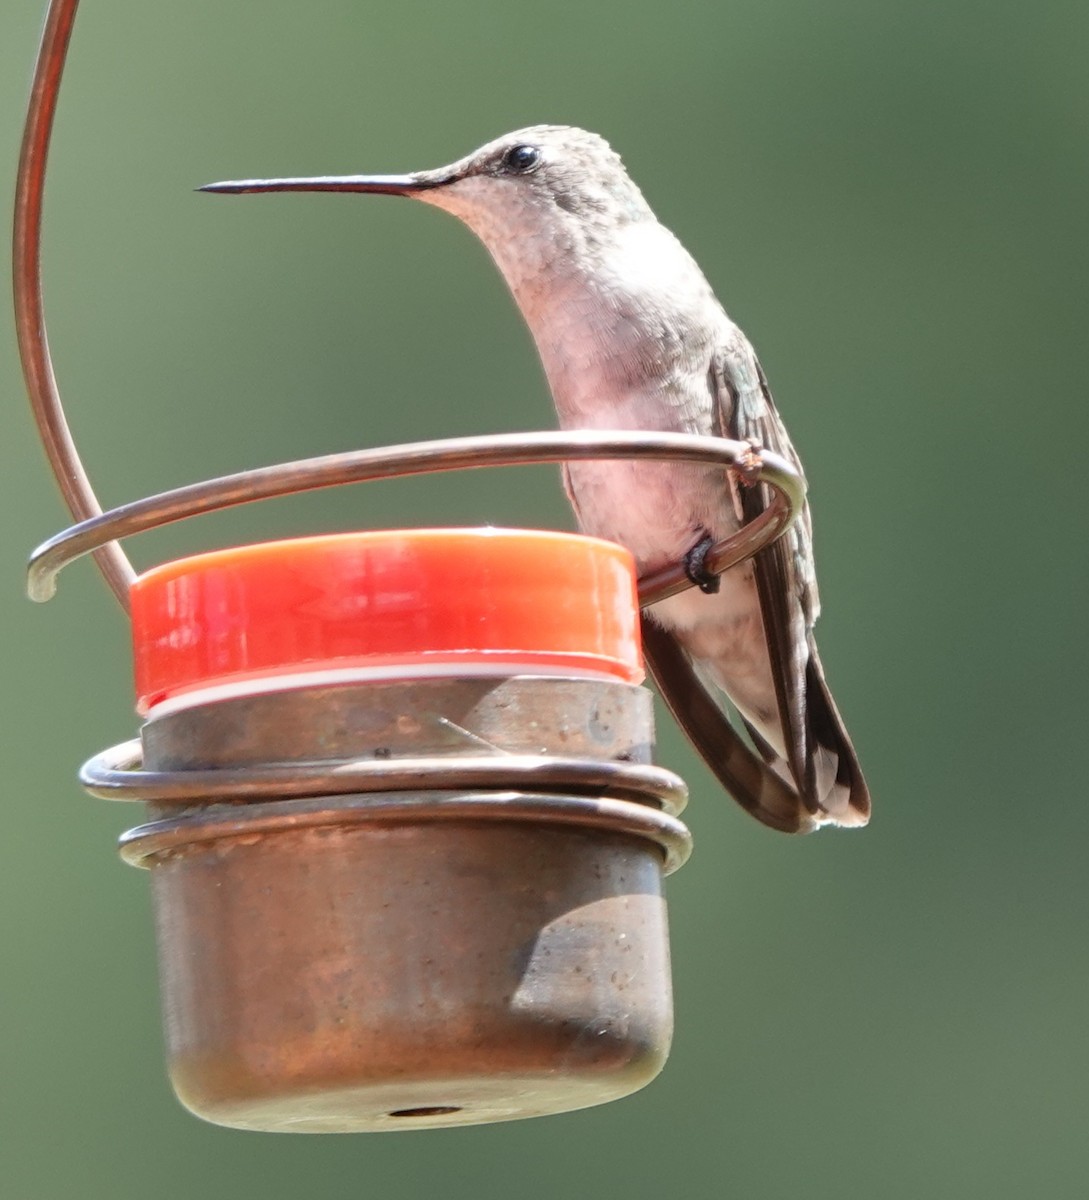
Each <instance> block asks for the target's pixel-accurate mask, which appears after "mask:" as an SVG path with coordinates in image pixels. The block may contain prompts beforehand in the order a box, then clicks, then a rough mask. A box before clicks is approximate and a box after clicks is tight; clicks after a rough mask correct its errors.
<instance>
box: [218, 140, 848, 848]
mask: <svg viewBox="0 0 1089 1200" xmlns="http://www.w3.org/2000/svg"><path fill="white" fill-rule="evenodd" d="M200 190H202V191H209V192H225V193H252V192H300V191H307V192H361V193H375V194H379V195H387V196H408V197H412V198H414V199H417V200H422V201H423V202H424V203H425V204H431V205H434V206H435V207H436V208H441V209H444V210H445V211H446V212H448V213H451V214H452V215H453V216H455V217H458V218H459V219H460V220H461V221H462V222H463V223H464V224H466V225H467V226H468V227H469V228H470V229H471V230H472V231H473V233H475V234H476V235H477V237H478V238H479V239H480V240H481V241H482V242H483V243H484V246H485V247H486V249H487V250H488V251H489V252H490V254H491V256H492V258H493V260H494V261H495V264H496V266H497V267H498V269H499V271H500V273H501V274H502V276H503V278H504V279H505V281H506V283H507V285H508V287H509V288H510V291H511V293H512V294H513V297H514V300H515V302H516V304H517V306H518V308H519V309H520V310H521V313H522V315H523V317H524V319H525V321H526V323H527V325H528V326H529V330H530V332H531V334H532V337H533V339H534V342H535V343H536V347H537V351H538V354H539V356H540V359H541V363H542V365H543V367H544V372H545V375H546V377H547V381H548V384H549V387H550V389H551V391H552V396H553V400H554V402H555V406H556V412H557V415H558V418H559V422H560V425H561V426H562V427H563V428H565V429H595V430H643V431H652V432H677V433H693V434H701V435H704V436H719V437H729V438H733V439H736V440H738V441H751V442H753V443H754V444H756V445H759V446H761V447H763V448H765V449H769V450H772V451H775V452H776V453H778V454H780V455H782V456H783V457H785V458H786V459H787V460H788V461H790V462H792V463H794V464H795V465H797V466H798V468H799V470H800V463H799V460H798V456H797V454H796V453H795V451H794V448H793V446H792V445H791V442H790V439H789V437H788V435H787V432H786V429H785V428H784V426H783V423H782V421H781V420H780V417H779V415H778V412H777V411H776V408H775V405H774V403H773V402H772V398H771V393H770V391H769V389H768V384H767V380H766V378H765V376H764V372H763V370H762V368H761V366H760V363H759V361H758V360H757V357H756V353H755V352H754V350H753V348H752V346H751V345H750V343H749V341H748V339H747V338H746V337H745V335H744V334H743V333H742V332H741V330H740V329H739V328H738V327H737V326H736V325H735V324H734V323H733V321H732V320H731V319H730V318H729V317H728V316H727V315H726V311H725V309H724V308H723V306H722V305H721V304H720V303H719V301H718V300H717V299H716V298H715V295H714V293H713V291H712V290H711V286H710V284H709V283H708V282H707V280H706V279H705V277H704V275H703V273H702V272H701V271H700V268H699V267H698V266H697V265H696V263H695V261H694V260H693V258H692V257H691V255H689V253H688V252H687V251H686V250H685V249H684V247H683V246H682V245H681V243H680V242H679V241H678V240H677V238H676V237H675V236H674V235H673V234H672V233H671V232H670V231H669V230H668V229H666V228H665V227H664V226H663V225H661V224H660V223H659V221H658V219H657V218H656V216H655V215H654V213H653V212H652V210H651V208H650V206H649V204H648V203H647V201H646V200H645V199H644V197H643V194H642V192H641V191H640V190H639V188H638V187H637V186H636V185H635V183H634V182H633V181H632V179H631V178H630V176H629V175H628V173H627V171H626V169H625V168H624V165H623V163H622V162H621V160H620V157H619V156H618V155H617V154H616V153H615V152H614V151H613V150H612V149H611V147H610V146H609V144H608V143H607V142H606V141H605V140H604V139H603V138H601V137H600V136H598V135H597V134H594V133H589V132H587V131H586V130H583V129H577V128H574V127H570V126H562V125H535V126H531V127H529V128H526V129H519V130H516V131H515V132H513V133H508V134H506V135H504V136H503V137H500V138H496V139H495V140H494V141H490V142H488V143H487V144H486V145H484V146H481V147H480V148H479V149H477V150H474V151H473V152H472V153H471V154H468V155H466V156H465V157H464V158H461V159H458V160H457V161H456V162H453V163H451V164H450V165H449V166H444V167H439V168H437V169H433V170H424V171H414V172H411V173H409V174H404V175H344V176H318V177H312V178H296V179H247V180H235V181H230V182H223V183H213V184H208V185H206V186H205V187H204V188H202V189H200ZM563 474H564V484H565V488H566V491H567V494H568V497H569V499H570V501H571V504H572V507H573V509H574V511H575V515H576V519H577V521H578V524H579V527H580V528H581V529H582V531H583V532H585V533H587V534H590V535H592V536H595V537H600V538H607V539H609V540H611V541H614V542H618V543H620V544H621V545H623V546H626V547H627V548H628V550H629V551H631V553H632V555H633V556H634V558H635V562H636V565H637V568H638V570H639V571H640V572H641V573H642V572H649V571H654V570H656V569H658V568H661V567H664V566H668V565H671V564H675V563H677V562H679V561H683V562H684V564H685V567H686V570H687V573H688V576H689V578H690V579H691V580H692V582H693V584H695V585H697V586H694V587H692V588H690V589H688V590H686V591H684V592H681V593H678V594H676V595H674V596H671V597H669V598H667V599H665V600H663V601H661V602H659V603H657V604H655V605H653V606H652V607H650V608H649V609H647V610H645V611H644V613H643V641H644V653H645V656H646V659H647V665H648V667H649V668H650V671H651V674H652V675H653V676H654V678H655V681H656V682H657V684H658V688H659V691H660V692H661V693H662V696H663V698H664V700H665V702H666V704H667V706H668V707H669V708H670V709H671V711H672V712H673V714H674V716H675V717H676V718H677V720H678V722H679V724H680V725H681V727H682V728H683V729H684V731H685V732H686V733H687V734H688V736H689V737H690V739H691V740H692V742H693V743H694V745H695V747H696V749H697V750H698V751H699V753H700V754H701V755H702V757H703V758H704V760H705V761H706V763H707V764H708V766H709V767H710V768H711V770H712V772H713V773H714V774H715V775H716V776H717V777H718V779H719V781H720V782H721V783H722V784H723V785H724V786H725V788H726V790H727V791H728V792H730V793H731V794H732V795H733V796H734V798H735V799H736V800H737V801H738V802H739V803H740V804H741V806H742V807H743V808H745V809H746V810H748V811H749V812H750V813H752V815H753V816H755V817H756V818H758V819H759V820H760V821H762V822H763V823H764V824H766V825H768V826H770V827H772V828H773V829H778V830H782V831H784V832H790V833H794V832H808V831H809V830H812V829H816V828H818V827H819V826H822V825H840V826H860V825H864V824H865V823H866V821H867V819H868V817H869V811H870V798H869V791H868V789H867V787H866V783H865V780H864V779H863V776H862V771H861V768H860V766H859V762H858V759H857V757H856V755H855V751H854V748H853V746H852V744H851V740H850V738H849V737H848V735H847V731H846V729H845V728H844V725H843V721H842V720H841V718H840V715H839V712H838V710H837V708H836V705H835V702H834V701H833V699H832V695H831V693H830V691H829V689H828V685H827V683H826V681H825V675H824V671H823V668H822V666H821V662H820V658H819V657H818V654H817V646H816V642H815V641H814V637H813V626H814V624H815V622H816V620H817V617H818V614H819V608H820V605H819V600H818V594H817V584H816V578H815V574H814V565H813V546H812V527H811V520H810V514H809V509H808V505H807V506H806V508H805V510H804V511H803V512H802V513H801V515H800V516H799V518H798V520H797V521H795V523H794V525H793V526H792V527H791V528H790V529H789V530H788V531H787V533H786V534H785V535H784V536H783V537H781V538H780V539H779V540H778V541H777V542H775V543H774V544H773V545H772V546H770V547H768V548H766V549H764V550H762V551H760V552H759V554H758V555H757V556H756V557H755V558H754V559H750V560H748V561H746V562H743V563H740V564H738V565H736V566H734V567H731V568H729V569H728V570H726V571H724V572H723V573H722V574H721V575H714V574H712V573H710V572H709V571H707V570H706V568H705V566H704V558H705V557H706V555H707V553H708V551H709V550H710V548H711V547H712V546H713V545H714V544H715V543H717V542H719V541H720V540H722V539H724V538H726V537H729V536H730V535H731V534H733V533H734V532H736V531H737V530H738V529H739V528H740V526H741V525H742V524H744V523H745V522H747V521H749V520H752V519H753V518H754V517H755V516H757V515H758V514H759V513H760V512H761V511H762V509H763V506H764V505H765V504H766V503H767V495H766V492H765V489H764V488H763V487H760V486H755V487H753V486H747V485H746V484H745V482H744V481H743V480H741V479H740V478H739V477H738V476H737V474H736V473H734V472H731V471H724V470H723V469H722V468H721V467H719V466H713V465H707V466H701V465H692V464H678V463H670V462H646V461H642V462H632V461H624V460H609V461H602V460H598V461H580V462H570V463H568V464H566V466H565V467H564V469H563ZM731 712H732V713H733V714H734V720H731ZM742 730H743V731H744V734H747V739H746V737H745V736H743V733H742Z"/></svg>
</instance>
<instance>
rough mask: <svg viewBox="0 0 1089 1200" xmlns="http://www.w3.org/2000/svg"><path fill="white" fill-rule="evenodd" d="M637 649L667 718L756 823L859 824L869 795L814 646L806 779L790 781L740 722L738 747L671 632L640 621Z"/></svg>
mask: <svg viewBox="0 0 1089 1200" xmlns="http://www.w3.org/2000/svg"><path fill="white" fill-rule="evenodd" d="M643 651H644V654H645V656H646V660H647V665H648V667H649V668H650V672H651V674H652V675H653V676H654V679H655V681H656V682H657V684H658V688H659V691H660V692H661V693H662V698H663V699H664V700H665V702H666V704H667V705H668V707H669V709H670V711H671V712H672V714H673V716H674V719H675V720H676V721H677V723H678V724H679V725H680V726H681V728H682V729H683V730H684V732H685V733H686V734H687V735H688V738H689V740H690V741H691V742H692V744H693V746H695V748H696V750H697V751H698V752H699V754H700V756H701V757H702V758H703V760H704V762H706V763H707V765H708V767H709V768H710V769H711V771H712V772H713V773H714V774H715V776H716V777H717V778H718V780H719V782H720V783H721V784H722V786H723V787H724V788H725V789H726V790H727V791H728V792H729V793H730V795H731V796H733V798H734V799H735V800H736V801H737V802H738V803H739V804H740V805H741V807H742V808H744V809H745V810H746V811H747V812H749V813H751V814H752V815H753V816H754V817H755V818H756V819H757V820H758V821H761V822H762V823H763V824H765V825H768V826H770V827H771V828H772V829H778V830H780V831H782V832H784V833H809V832H811V831H812V830H814V829H818V828H819V827H820V826H821V825H827V824H834V825H843V826H859V825H865V824H866V821H867V820H868V819H869V813H870V797H869V791H868V789H867V788H866V783H865V781H864V779H863V777H862V771H861V769H860V767H859V764H858V758H857V756H856V755H855V751H854V747H853V746H852V745H851V741H850V738H849V737H848V736H847V733H846V730H845V729H844V727H843V722H842V721H841V720H840V716H839V712H838V711H837V709H836V706H835V702H834V701H833V700H832V696H831V694H830V692H829V690H828V685H827V683H826V682H825V679H824V672H823V670H822V668H821V665H820V659H819V658H818V657H817V652H816V648H815V647H814V646H813V645H812V643H811V644H810V659H809V666H808V667H807V671H806V713H807V729H806V733H807V738H808V740H809V746H810V748H811V752H810V754H809V756H808V769H807V776H808V778H807V779H806V780H804V781H802V784H801V786H800V787H799V786H798V782H797V781H795V780H794V778H793V776H792V773H791V770H790V767H789V764H788V763H787V761H786V759H785V758H783V756H782V755H781V754H780V753H779V752H778V751H777V750H776V749H775V748H774V747H773V746H771V745H770V744H769V743H768V742H767V740H766V739H765V738H764V737H762V736H761V734H760V733H759V732H758V731H757V730H755V729H753V728H752V726H751V725H750V724H749V723H748V722H745V725H746V729H747V731H748V733H749V735H750V737H751V739H752V743H753V745H754V746H755V747H756V750H757V751H758V754H754V753H753V751H752V750H751V749H750V748H749V746H748V745H746V743H745V740H744V739H743V738H742V737H741V735H740V734H739V733H738V732H737V730H736V729H734V727H733V725H732V724H731V723H730V720H729V717H728V716H727V714H726V712H725V711H724V709H723V708H722V706H721V705H720V704H719V702H718V700H717V699H716V694H718V693H719V689H718V688H717V687H711V686H708V684H707V683H706V682H705V681H704V680H703V679H701V678H700V675H699V672H698V670H697V668H696V666H695V664H694V663H693V662H692V660H691V658H690V657H689V655H688V654H687V653H686V652H685V650H684V648H683V647H682V646H681V645H680V644H679V643H678V641H677V640H676V638H675V637H673V636H672V635H671V634H669V633H668V632H667V631H666V630H664V629H663V628H662V627H661V626H660V625H658V624H657V623H656V622H655V621H653V620H652V619H648V618H646V617H644V619H643Z"/></svg>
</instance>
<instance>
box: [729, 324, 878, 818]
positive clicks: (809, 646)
mask: <svg viewBox="0 0 1089 1200" xmlns="http://www.w3.org/2000/svg"><path fill="white" fill-rule="evenodd" d="M712 380H713V386H714V387H715V393H716V398H717V401H718V405H717V408H718V413H719V419H720V422H721V426H722V432H723V433H725V434H726V435H727V436H729V437H732V438H736V439H738V440H740V441H747V440H752V441H753V442H755V443H757V445H758V446H760V447H762V448H764V449H768V450H772V451H774V452H775V453H776V454H779V455H781V456H782V457H783V458H785V459H786V460H787V461H788V462H791V463H793V464H794V466H795V467H797V468H798V470H799V471H800V470H801V463H800V462H799V460H798V456H797V454H796V453H795V451H794V447H793V446H792V445H791V442H790V438H789V436H788V435H787V432H786V429H785V427H784V426H783V422H782V421H781V420H780V418H779V414H778V412H777V411H776V409H775V404H774V402H773V401H772V398H771V391H770V389H769V387H768V382H767V379H766V377H765V375H764V372H763V370H762V368H761V366H760V363H759V361H758V360H757V357H756V354H755V352H754V351H753V349H752V346H751V345H750V344H749V342H748V340H747V339H746V338H745V337H744V335H743V334H741V333H740V331H737V332H736V335H735V336H734V337H732V338H730V339H729V340H728V341H727V343H726V344H725V345H724V346H723V347H722V349H721V351H720V353H719V354H718V356H717V357H716V360H715V363H714V365H713V367H712ZM740 499H741V507H742V511H743V514H744V517H745V520H746V521H751V520H753V519H754V518H755V517H757V516H759V515H760V513H761V512H763V510H764V509H765V507H766V506H767V504H768V503H769V501H770V492H769V489H768V488H767V487H766V486H765V485H758V486H756V487H743V488H742V489H741V496H740ZM753 568H754V573H755V579H756V586H757V592H758V595H759V597H760V610H761V614H762V617H763V623H764V635H765V638H766V641H767V645H768V655H769V657H770V660H771V669H772V674H773V677H774V680H775V691H776V698H777V700H778V707H779V719H780V724H781V727H782V731H783V739H784V744H785V747H786V750H787V763H788V765H789V769H790V775H791V776H792V777H793V780H794V783H795V786H796V787H797V790H798V795H799V797H800V798H801V800H802V801H803V803H804V804H805V807H806V809H807V810H808V812H809V813H810V814H812V817H813V820H814V821H815V822H818V823H821V822H823V821H828V820H831V821H834V822H835V823H837V824H841V825H863V824H865V823H866V820H867V819H868V817H869V811H870V797H869V791H868V789H867V787H866V783H865V780H864V779H863V776H862V771H861V768H860V766H859V763H858V758H857V756H856V754H855V751H854V747H853V746H852V744H851V740H850V738H849V737H848V735H847V731H846V729H845V728H844V726H843V722H842V720H841V719H840V716H839V712H838V711H837V709H836V706H835V703H834V701H833V700H832V696H831V693H830V692H829V690H828V685H827V683H826V682H825V678H824V671H823V668H822V667H821V663H820V659H819V657H818V655H817V648H816V644H815V642H814V639H813V636H812V629H813V625H814V623H815V622H816V620H817V617H818V615H819V613H820V599H819V596H818V593H817V580H816V572H815V569H814V563H813V530H812V523H811V518H810V515H809V506H808V505H806V506H805V508H804V509H803V511H802V513H801V514H800V515H799V517H798V519H797V521H795V523H794V525H793V526H792V527H791V528H790V529H789V530H788V531H787V533H786V534H785V535H784V536H783V537H781V538H780V539H779V540H778V541H777V542H775V543H774V544H773V545H771V546H769V547H768V548H767V549H765V550H762V551H761V552H760V553H759V554H758V555H756V557H755V559H754V560H753ZM750 733H752V734H753V740H754V744H755V745H756V746H757V748H758V749H760V750H761V752H762V753H764V755H765V758H766V760H767V761H768V762H769V763H771V762H772V761H774V759H775V758H776V757H777V756H776V755H775V754H774V751H772V750H771V748H770V747H766V745H765V744H764V742H763V739H761V738H760V737H759V735H758V734H756V732H755V731H754V730H750Z"/></svg>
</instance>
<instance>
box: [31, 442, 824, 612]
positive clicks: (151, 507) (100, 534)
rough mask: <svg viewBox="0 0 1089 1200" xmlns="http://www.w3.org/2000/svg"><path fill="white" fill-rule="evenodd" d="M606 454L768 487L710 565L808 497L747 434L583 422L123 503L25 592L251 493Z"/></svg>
mask: <svg viewBox="0 0 1089 1200" xmlns="http://www.w3.org/2000/svg"><path fill="white" fill-rule="evenodd" d="M606 458H608V459H616V458H625V459H664V460H668V461H671V462H686V463H697V464H698V463H704V464H712V465H714V464H717V465H720V466H722V467H724V468H726V469H728V470H730V469H732V470H735V471H737V472H738V473H739V474H741V477H742V479H743V481H745V482H747V483H749V484H750V485H755V484H757V483H764V484H768V485H770V487H771V488H772V489H773V493H772V497H771V502H770V503H769V504H768V507H767V508H766V509H765V510H764V511H763V512H762V513H761V514H760V516H759V517H757V518H756V519H755V520H753V521H750V522H749V523H748V524H747V525H745V526H744V527H743V528H742V529H740V530H739V531H738V532H737V533H735V534H734V535H733V536H732V537H729V538H726V539H725V540H724V541H721V542H719V543H718V544H717V545H716V546H715V547H713V549H712V550H711V551H710V553H709V554H708V556H707V559H706V564H705V565H706V567H707V568H708V570H711V571H713V572H715V573H719V572H721V571H724V570H726V569H727V568H728V567H731V566H733V565H734V564H736V563H738V562H741V561H742V560H743V559H746V558H750V557H751V556H752V555H753V554H756V553H757V552H758V551H759V550H762V549H763V548H764V547H765V546H768V545H770V544H771V543H772V542H773V541H775V539H776V538H778V537H781V536H782V534H783V533H785V532H786V530H787V529H789V528H790V525H791V523H792V522H793V521H794V519H795V518H796V517H797V515H798V513H799V512H800V511H801V508H802V505H803V503H804V501H805V481H804V479H803V478H802V476H801V475H800V474H799V473H798V472H797V471H796V470H795V469H794V468H793V467H792V466H791V465H790V463H788V462H787V461H786V460H785V459H784V458H781V457H780V456H779V455H777V454H772V453H771V452H770V451H766V450H764V451H754V449H753V447H752V446H751V445H750V443H748V442H735V441H731V440H729V439H727V438H717V437H699V436H697V435H695V434H685V433H647V432H644V431H640V430H618V431H610V432H607V433H602V432H599V431H597V430H582V429H580V430H569V431H565V432H542V433H496V434H485V435H479V436H475V437H462V438H445V439H442V440H440V441H429V442H410V443H407V444H405V445H401V446H388V447H379V448H376V449H368V450H350V451H347V452H344V453H341V454H328V455H323V456H322V457H319V458H306V459H299V460H296V461H295V462H288V463H280V464H278V465H276V466H271V467H258V468H256V469H255V470H251V471H241V472H239V473H238V474H235V475H224V476H222V477H220V478H218V479H209V480H205V481H204V482H202V483H193V484H189V485H187V486H186V487H180V488H175V489H173V490H172V491H169V492H160V493H159V494H158V495H156V496H149V497H148V498H146V499H144V500H135V501H133V502H132V503H131V504H125V505H122V506H121V507H119V508H115V509H112V510H111V511H110V512H107V513H103V514H101V515H99V516H95V517H91V518H89V519H88V520H86V521H82V522H80V523H79V524H78V525H74V526H72V527H71V528H70V529H66V530H65V531H64V532H63V533H59V534H57V535H56V536H55V537H53V538H50V540H49V541H47V542H45V543H43V544H42V545H41V546H39V547H38V549H37V550H35V551H34V553H33V555H31V559H30V567H29V572H28V583H27V590H28V592H29V594H30V596H31V598H32V599H34V600H39V601H41V600H48V599H49V598H50V597H51V596H52V595H53V594H54V592H55V591H56V577H57V574H58V573H59V572H60V571H61V570H62V569H63V568H64V567H65V566H67V565H68V563H70V562H73V561H74V560H75V559H77V558H80V557H82V556H83V555H84V554H88V553H90V552H92V551H95V550H97V549H99V548H101V547H102V546H105V545H107V544H109V543H110V542H112V541H114V540H115V539H117V538H122V537H129V536H131V535H132V534H135V533H144V532H146V531H147V530H149V529H155V528H157V527H158V526H161V525H168V524H170V523H172V522H174V521H180V520H183V519H184V518H186V517H193V516H198V515H200V514H203V513H210V512H216V511H218V510H220V509H224V508H231V507H234V506H236V505H240V504H248V503H251V502H253V501H256V500H268V499H271V498H273V497H277V496H286V495H290V494H292V493H295V492H305V491H313V490H316V489H318V488H326V487H335V486H337V485H339V484H346V483H363V482H366V481H369V480H375V479H396V478H401V477H404V476H407V475H423V474H429V473H433V472H440V471H457V470H464V469H467V468H478V467H493V466H516V465H525V464H530V463H543V462H564V461H568V460H571V459H606ZM754 458H755V463H754ZM692 586H693V584H692V580H691V579H689V577H688V575H687V573H686V571H685V567H684V564H683V563H676V564H674V565H672V566H670V567H665V568H663V569H662V570H660V571H656V572H654V573H653V574H652V575H650V576H644V577H643V578H642V579H641V580H640V581H639V597H640V601H641V603H642V604H643V605H644V606H647V605H650V604H654V603H657V602H658V601H659V600H664V599H665V598H666V597H667V596H672V595H674V594H675V593H677V592H681V591H684V590H685V589H686V588H689V587H692Z"/></svg>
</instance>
